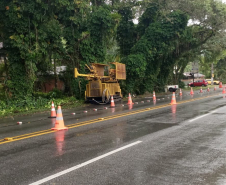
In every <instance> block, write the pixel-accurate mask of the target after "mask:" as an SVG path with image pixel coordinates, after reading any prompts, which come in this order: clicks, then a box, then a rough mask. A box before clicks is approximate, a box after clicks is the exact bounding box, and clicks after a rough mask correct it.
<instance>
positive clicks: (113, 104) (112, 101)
mask: <svg viewBox="0 0 226 185" xmlns="http://www.w3.org/2000/svg"><path fill="white" fill-rule="evenodd" d="M114 107H115V102H114V98H113V96H111V108H114Z"/></svg>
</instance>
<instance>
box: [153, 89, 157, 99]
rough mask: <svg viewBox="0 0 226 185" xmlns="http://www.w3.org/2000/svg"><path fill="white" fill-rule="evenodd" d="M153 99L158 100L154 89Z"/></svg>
mask: <svg viewBox="0 0 226 185" xmlns="http://www.w3.org/2000/svg"><path fill="white" fill-rule="evenodd" d="M153 101H156V96H155V91H153Z"/></svg>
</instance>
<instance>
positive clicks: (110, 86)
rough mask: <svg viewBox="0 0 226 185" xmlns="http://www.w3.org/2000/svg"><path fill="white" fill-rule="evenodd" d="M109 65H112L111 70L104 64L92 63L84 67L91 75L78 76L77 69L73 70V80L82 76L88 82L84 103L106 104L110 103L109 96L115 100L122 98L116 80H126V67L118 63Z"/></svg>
mask: <svg viewBox="0 0 226 185" xmlns="http://www.w3.org/2000/svg"><path fill="white" fill-rule="evenodd" d="M111 64H113V65H114V68H113V69H112V68H110V65H106V64H98V63H92V64H91V65H90V66H88V65H86V67H87V68H88V69H89V70H90V73H91V74H79V73H78V70H77V68H75V78H77V77H78V76H84V77H86V78H87V79H88V80H89V83H88V84H86V91H85V99H86V101H88V102H94V103H98V104H107V103H109V102H110V96H113V97H114V99H115V100H120V99H121V98H122V93H121V89H120V85H119V83H118V80H125V79H126V66H125V64H121V63H118V62H113V63H111Z"/></svg>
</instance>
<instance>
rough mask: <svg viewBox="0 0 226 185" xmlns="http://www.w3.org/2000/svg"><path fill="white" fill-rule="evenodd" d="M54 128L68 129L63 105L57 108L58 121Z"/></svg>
mask: <svg viewBox="0 0 226 185" xmlns="http://www.w3.org/2000/svg"><path fill="white" fill-rule="evenodd" d="M51 129H52V130H66V129H68V128H67V127H65V126H64V120H63V114H62V111H61V106H58V109H57V116H56V123H55V127H54V128H51Z"/></svg>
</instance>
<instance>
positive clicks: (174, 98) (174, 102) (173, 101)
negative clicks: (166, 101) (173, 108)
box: [171, 92, 177, 105]
mask: <svg viewBox="0 0 226 185" xmlns="http://www.w3.org/2000/svg"><path fill="white" fill-rule="evenodd" d="M175 104H177V102H176V96H175V92H173V95H172V100H171V105H175Z"/></svg>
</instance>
